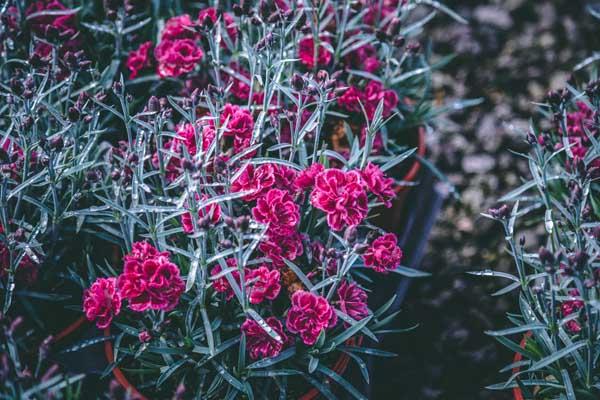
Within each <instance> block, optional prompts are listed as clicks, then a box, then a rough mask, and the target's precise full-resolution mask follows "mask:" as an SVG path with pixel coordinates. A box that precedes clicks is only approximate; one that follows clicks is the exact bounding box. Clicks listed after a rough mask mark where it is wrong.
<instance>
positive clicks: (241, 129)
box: [220, 103, 254, 152]
mask: <svg viewBox="0 0 600 400" xmlns="http://www.w3.org/2000/svg"><path fill="white" fill-rule="evenodd" d="M220 121H221V125H224V126H225V130H224V132H223V135H224V136H226V137H232V138H233V149H234V151H236V152H238V151H241V150H243V149H245V148H246V147H248V146H250V141H251V140H252V131H253V130H254V119H252V113H250V111H249V110H247V109H243V108H241V107H239V106H236V105H233V104H229V103H228V104H225V106H224V107H223V111H222V112H221V117H220Z"/></svg>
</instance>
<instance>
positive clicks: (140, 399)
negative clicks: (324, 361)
mask: <svg viewBox="0 0 600 400" xmlns="http://www.w3.org/2000/svg"><path fill="white" fill-rule="evenodd" d="M104 336H110V328H106V329H104ZM361 343H362V337H359V338H358V339H350V340H348V341H347V342H346V344H347V345H349V346H354V345H355V344H358V345H360V344H361ZM104 354H105V356H106V360H107V361H108V362H109V363H113V362H114V361H115V359H114V352H113V345H112V343H111V341H110V340H107V341H106V342H104ZM349 362H350V357H349V356H348V355H347V354H342V355H341V356H340V357H339V358H338V359H337V361H336V362H335V364H334V366H333V368H332V370H333V371H334V372H335V373H336V374H338V375H343V374H344V372H346V369H347V368H348V363H349ZM112 372H113V375H114V377H115V379H116V380H117V382H119V383H120V384H121V386H123V388H124V389H125V390H126V391H128V392H129V394H130V395H132V396H133V398H135V399H136V400H148V398H147V397H146V396H144V395H143V394H141V393H140V392H139V391H138V390H137V389H136V388H135V386H133V385H132V384H131V383H130V382H129V381H128V380H127V378H126V377H125V375H124V374H123V371H121V369H120V368H119V367H117V366H115V367H114V368H113V371H112ZM318 396H319V391H318V390H317V389H316V388H313V389H311V390H310V391H308V392H307V393H306V394H304V395H303V396H301V397H299V399H298V400H314V399H316V398H317V397H318Z"/></svg>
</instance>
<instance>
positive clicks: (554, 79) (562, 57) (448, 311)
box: [395, 0, 600, 400]
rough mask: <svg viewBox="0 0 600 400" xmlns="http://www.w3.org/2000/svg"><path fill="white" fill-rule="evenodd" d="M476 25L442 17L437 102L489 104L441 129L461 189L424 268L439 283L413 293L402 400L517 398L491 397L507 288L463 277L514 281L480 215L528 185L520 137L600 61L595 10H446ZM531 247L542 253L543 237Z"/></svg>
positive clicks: (518, 3)
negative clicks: (538, 107) (551, 99)
mask: <svg viewBox="0 0 600 400" xmlns="http://www.w3.org/2000/svg"><path fill="white" fill-rule="evenodd" d="M445 3H446V4H447V5H449V6H451V7H452V8H453V9H454V10H456V11H457V12H458V13H459V14H461V15H463V16H464V17H466V18H467V19H468V20H469V25H459V24H456V23H454V22H453V21H449V20H448V19H445V18H437V20H436V21H437V22H436V23H435V25H434V26H433V29H432V28H431V27H430V28H429V29H430V32H431V40H432V42H433V43H434V44H435V47H434V51H435V53H437V54H448V53H456V54H457V55H458V57H457V58H456V59H455V60H454V61H453V62H452V64H451V65H450V66H449V67H447V68H445V69H444V71H443V73H437V74H436V76H435V87H436V97H438V98H440V99H444V100H446V101H447V100H449V99H452V98H478V97H482V98H483V99H484V103H483V104H482V105H480V106H478V107H476V108H472V109H469V110H465V111H461V112H460V113H457V114H454V115H452V116H451V117H449V118H447V119H445V120H443V121H441V122H440V123H439V129H438V131H437V133H436V137H434V138H430V139H431V140H430V141H431V143H430V146H429V149H430V155H431V158H432V159H433V160H435V163H436V165H437V166H438V167H439V168H440V169H441V170H442V171H444V172H445V173H446V174H447V175H448V177H449V179H450V181H451V182H452V183H453V184H454V185H455V186H456V187H457V189H458V191H459V192H460V194H461V200H460V201H457V202H449V203H448V204H447V205H446V207H445V209H444V211H443V213H442V215H441V216H440V221H439V223H438V224H437V226H436V227H435V229H434V232H433V233H432V237H431V240H430V244H429V251H428V253H427V255H426V257H425V260H424V268H425V269H426V270H429V271H430V272H432V273H433V277H432V278H430V279H425V280H420V281H417V282H415V283H414V284H413V286H412V287H411V290H410V292H409V294H408V297H407V301H406V302H405V306H404V307H405V309H404V313H403V314H402V316H403V318H405V319H406V320H407V322H419V323H420V327H419V329H417V330H416V331H415V332H413V333H409V334H405V335H403V336H401V337H400V339H399V340H401V341H403V345H402V346H403V348H404V351H403V352H402V353H401V357H402V358H403V365H404V368H403V369H402V370H400V371H398V374H399V375H401V376H402V380H403V387H402V388H401V389H397V391H396V392H395V393H401V394H400V395H399V397H397V398H398V399H407V400H408V399H411V400H420V399H450V400H455V399H469V400H476V399H494V400H502V399H511V398H512V396H511V394H510V393H509V392H503V393H500V392H490V391H487V390H485V389H484V386H485V385H489V384H492V383H496V382H499V381H500V380H501V376H500V375H499V373H498V370H500V369H501V368H502V367H503V366H505V365H507V364H509V363H510V362H511V359H512V354H511V353H510V352H509V351H508V350H506V349H505V348H503V347H502V346H500V345H497V344H495V342H494V341H493V340H492V339H491V338H489V337H487V336H485V335H484V334H483V331H484V330H488V329H500V328H503V327H506V326H508V322H507V320H506V318H505V313H506V312H507V311H509V310H511V309H513V308H514V306H515V302H514V301H513V299H511V298H510V297H501V298H493V297H491V296H490V295H489V294H490V293H492V292H494V291H495V290H497V289H499V288H500V287H501V285H502V284H504V283H505V282H503V281H493V280H489V279H483V278H476V277H470V276H468V275H466V274H465V273H464V272H465V271H468V270H474V269H482V268H492V269H498V270H511V269H512V268H513V266H512V263H511V260H510V258H509V256H508V254H506V253H505V252H504V247H503V246H504V241H503V235H502V232H501V227H500V226H499V225H496V224H494V223H492V222H490V221H488V220H486V219H484V218H482V217H480V216H479V214H480V213H481V212H482V211H485V210H487V209H488V208H489V207H490V206H492V205H494V199H497V198H499V197H500V196H501V195H502V194H503V193H506V192H508V191H509V190H510V189H511V188H514V187H516V186H517V185H518V183H519V175H522V174H524V173H526V165H524V164H523V162H522V161H521V160H519V159H518V158H517V157H516V156H514V155H512V154H511V153H510V152H509V149H512V150H517V151H525V150H526V148H525V146H524V142H523V137H524V136H522V133H523V131H525V130H526V129H527V126H528V120H529V118H530V117H531V116H532V115H534V114H535V105H533V104H532V102H533V101H542V100H543V97H544V95H545V93H546V92H547V91H548V90H549V89H556V88H560V87H562V86H563V85H564V84H565V83H566V81H567V80H568V79H569V77H570V75H571V73H570V71H571V70H572V68H573V66H574V65H575V64H577V63H578V62H579V61H581V60H583V59H584V58H585V57H587V56H589V55H591V53H592V52H593V51H594V50H600V37H599V36H598V34H597V33H598V30H599V29H600V21H596V20H594V19H593V18H592V17H591V16H590V15H589V14H588V13H587V12H586V4H587V2H583V1H576V0H570V1H562V0H553V1H552V0H535V1H534V0H504V1H491V0H488V1H481V0H456V1H446V2H445ZM528 243H530V244H531V246H532V248H536V247H537V243H536V237H535V232H529V237H528Z"/></svg>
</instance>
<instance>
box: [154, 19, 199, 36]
mask: <svg viewBox="0 0 600 400" xmlns="http://www.w3.org/2000/svg"><path fill="white" fill-rule="evenodd" d="M160 38H161V40H180V39H193V40H197V39H198V33H196V31H195V30H194V21H192V18H191V17H190V16H189V15H188V14H183V15H179V16H177V17H173V18H169V19H168V20H167V22H166V24H165V27H164V28H163V31H162V33H161V35H160Z"/></svg>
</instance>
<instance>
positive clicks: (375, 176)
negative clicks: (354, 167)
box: [361, 162, 396, 208]
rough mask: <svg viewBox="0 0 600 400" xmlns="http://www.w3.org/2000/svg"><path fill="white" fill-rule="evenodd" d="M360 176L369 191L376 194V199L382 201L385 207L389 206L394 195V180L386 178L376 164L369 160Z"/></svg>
mask: <svg viewBox="0 0 600 400" xmlns="http://www.w3.org/2000/svg"><path fill="white" fill-rule="evenodd" d="M361 176H362V179H363V182H364V183H365V185H366V187H367V189H368V190H369V192H371V193H373V194H374V195H375V196H377V199H379V201H381V202H383V204H385V206H386V207H387V208H390V207H391V206H392V202H391V200H392V199H393V198H394V197H396V192H394V180H393V179H392V178H388V177H387V176H386V175H385V174H384V173H383V171H382V170H381V169H380V168H379V167H378V166H377V165H375V164H372V163H371V162H369V163H368V164H367V166H366V167H365V169H364V170H362V171H361Z"/></svg>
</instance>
